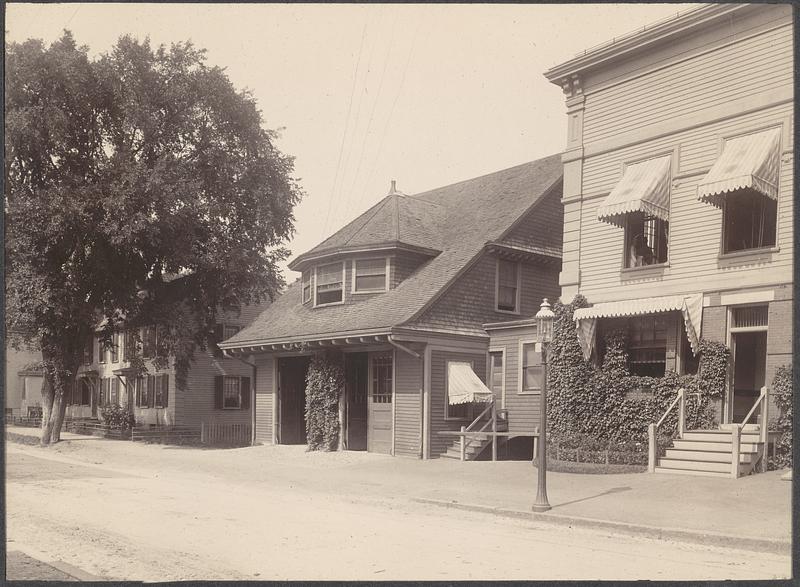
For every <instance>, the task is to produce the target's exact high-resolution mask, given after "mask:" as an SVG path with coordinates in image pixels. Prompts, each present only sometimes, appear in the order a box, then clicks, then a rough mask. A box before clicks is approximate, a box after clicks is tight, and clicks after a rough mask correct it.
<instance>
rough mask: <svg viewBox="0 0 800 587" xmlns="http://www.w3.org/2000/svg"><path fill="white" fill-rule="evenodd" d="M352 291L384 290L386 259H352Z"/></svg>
mask: <svg viewBox="0 0 800 587" xmlns="http://www.w3.org/2000/svg"><path fill="white" fill-rule="evenodd" d="M353 265H354V271H353V274H354V276H353V291H354V292H378V291H385V290H386V259H385V258H380V259H356V260H355V261H353Z"/></svg>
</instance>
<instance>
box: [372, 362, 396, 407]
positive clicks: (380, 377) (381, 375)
mask: <svg viewBox="0 0 800 587" xmlns="http://www.w3.org/2000/svg"><path fill="white" fill-rule="evenodd" d="M372 403H374V404H390V403H392V356H391V355H376V356H374V357H372Z"/></svg>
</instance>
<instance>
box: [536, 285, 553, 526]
mask: <svg viewBox="0 0 800 587" xmlns="http://www.w3.org/2000/svg"><path fill="white" fill-rule="evenodd" d="M535 318H536V342H538V343H539V344H541V345H542V395H541V401H540V402H539V442H538V446H539V454H538V457H539V467H538V473H539V487H538V489H537V490H536V501H535V502H533V508H532V509H533V511H534V512H546V511H547V510H549V509H550V502H548V501H547V352H548V350H549V347H550V341H552V340H553V319H554V318H555V314H553V311H552V310H551V309H550V304H549V303H548V302H547V298H544V301H543V302H542V305H541V307H540V308H539V311H538V312H537V313H536V316H535Z"/></svg>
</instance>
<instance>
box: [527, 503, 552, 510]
mask: <svg viewBox="0 0 800 587" xmlns="http://www.w3.org/2000/svg"><path fill="white" fill-rule="evenodd" d="M531 509H532V510H533V511H534V512H546V511H548V510H551V509H553V508H552V507H550V504H549V503H535V504H533V506H532V507H531Z"/></svg>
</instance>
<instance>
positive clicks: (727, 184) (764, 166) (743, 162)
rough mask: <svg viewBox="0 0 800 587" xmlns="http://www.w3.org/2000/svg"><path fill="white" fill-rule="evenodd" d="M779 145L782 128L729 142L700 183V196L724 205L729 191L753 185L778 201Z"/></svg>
mask: <svg viewBox="0 0 800 587" xmlns="http://www.w3.org/2000/svg"><path fill="white" fill-rule="evenodd" d="M780 146H781V129H779V128H774V129H770V130H767V131H763V132H759V133H754V134H749V135H744V136H741V137H736V138H733V139H730V140H728V141H726V142H725V147H724V148H723V149H722V155H720V156H719V159H717V160H716V162H715V163H714V165H713V166H712V167H711V169H710V170H709V172H708V174H707V175H706V176H705V178H703V181H701V182H700V184H699V185H698V186H697V199H698V200H701V201H703V202H708V203H709V204H713V205H714V206H717V207H721V206H722V202H723V197H724V196H725V194H726V193H728V192H732V191H735V190H738V189H742V188H752V189H754V190H756V191H757V192H759V193H761V194H764V195H765V196H767V197H769V198H772V199H773V200H777V199H778V164H779V162H780V150H781V148H780Z"/></svg>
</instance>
